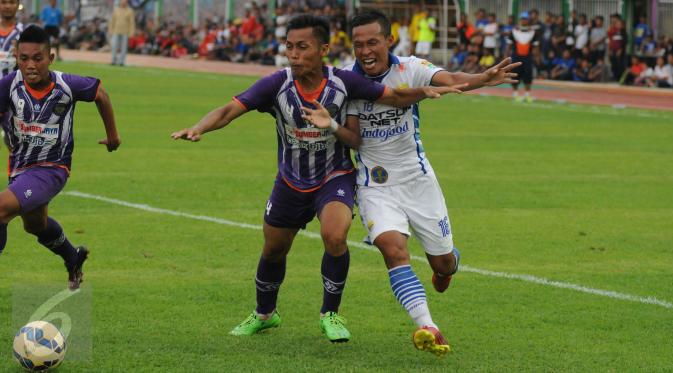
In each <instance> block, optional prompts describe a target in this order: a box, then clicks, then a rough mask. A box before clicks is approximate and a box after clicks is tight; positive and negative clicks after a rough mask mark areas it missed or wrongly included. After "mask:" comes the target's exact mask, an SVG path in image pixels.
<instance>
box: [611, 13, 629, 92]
mask: <svg viewBox="0 0 673 373" xmlns="http://www.w3.org/2000/svg"><path fill="white" fill-rule="evenodd" d="M610 19H611V25H610V29H609V30H608V52H609V53H610V66H611V67H612V77H613V79H615V80H619V79H620V78H621V77H622V75H623V74H624V69H625V64H626V42H627V40H628V36H627V35H626V29H625V28H624V22H623V21H622V20H621V18H620V17H619V15H616V14H615V15H612V16H611V17H610Z"/></svg>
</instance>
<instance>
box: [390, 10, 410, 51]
mask: <svg viewBox="0 0 673 373" xmlns="http://www.w3.org/2000/svg"><path fill="white" fill-rule="evenodd" d="M397 37H398V42H397V45H396V46H395V49H394V50H393V54H394V55H396V56H401V57H409V56H410V55H411V37H410V36H409V18H407V17H404V18H402V23H400V27H399V28H398V29H397Z"/></svg>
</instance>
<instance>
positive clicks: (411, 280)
mask: <svg viewBox="0 0 673 373" xmlns="http://www.w3.org/2000/svg"><path fill="white" fill-rule="evenodd" d="M388 276H389V277H390V287H391V288H392V289H393V294H394V295H395V298H397V301H398V302H399V303H400V304H401V305H402V307H404V309H406V310H407V313H408V314H409V316H411V318H412V319H413V320H414V322H415V323H416V325H418V326H432V327H435V328H436V327H437V325H435V323H434V322H433V321H432V316H430V310H429V309H428V302H427V299H426V295H425V288H423V284H421V282H420V281H419V280H418V277H416V274H415V273H414V271H413V270H412V269H411V266H410V265H408V264H407V265H403V266H399V267H395V268H392V269H390V270H389V271H388Z"/></svg>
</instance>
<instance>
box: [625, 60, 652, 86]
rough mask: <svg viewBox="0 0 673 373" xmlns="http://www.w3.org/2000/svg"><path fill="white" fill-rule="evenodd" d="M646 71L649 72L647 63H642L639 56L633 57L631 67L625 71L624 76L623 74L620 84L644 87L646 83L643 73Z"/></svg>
mask: <svg viewBox="0 0 673 373" xmlns="http://www.w3.org/2000/svg"><path fill="white" fill-rule="evenodd" d="M645 70H647V65H646V64H645V62H643V61H641V60H640V58H638V56H631V66H630V67H629V68H628V69H627V70H626V71H624V74H622V77H621V78H620V79H619V83H620V84H627V85H630V84H635V85H642V84H643V81H644V76H643V73H644V72H645Z"/></svg>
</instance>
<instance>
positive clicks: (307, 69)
mask: <svg viewBox="0 0 673 373" xmlns="http://www.w3.org/2000/svg"><path fill="white" fill-rule="evenodd" d="M285 46H286V47H287V51H286V55H287V58H288V59H289V60H290V68H291V69H292V75H294V76H295V77H301V76H303V75H306V74H308V73H312V72H313V73H315V72H321V71H322V59H323V57H325V56H326V55H327V52H328V51H329V45H328V44H321V43H320V41H319V40H318V39H317V38H316V37H315V35H313V28H311V27H307V28H303V29H297V30H290V32H288V33H287V41H286V42H285Z"/></svg>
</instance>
